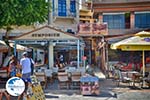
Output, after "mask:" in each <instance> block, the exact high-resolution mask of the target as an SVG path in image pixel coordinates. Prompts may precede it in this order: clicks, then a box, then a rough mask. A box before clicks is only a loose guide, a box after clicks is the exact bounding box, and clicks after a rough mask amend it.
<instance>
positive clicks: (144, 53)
mask: <svg viewBox="0 0 150 100" xmlns="http://www.w3.org/2000/svg"><path fill="white" fill-rule="evenodd" d="M144 76H145V52H144V50H143V78H144ZM143 86H145V81H144V80H143Z"/></svg>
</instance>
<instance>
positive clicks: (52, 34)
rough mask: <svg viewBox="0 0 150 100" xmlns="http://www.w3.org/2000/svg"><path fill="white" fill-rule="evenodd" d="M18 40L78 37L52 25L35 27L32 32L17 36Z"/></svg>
mask: <svg viewBox="0 0 150 100" xmlns="http://www.w3.org/2000/svg"><path fill="white" fill-rule="evenodd" d="M15 39H16V40H44V39H47V40H49V39H53V40H68V39H78V38H77V37H75V36H73V35H72V34H70V33H66V32H63V31H61V30H58V29H55V28H53V27H50V26H44V27H41V28H39V29H35V30H33V31H31V32H28V33H24V34H22V35H20V36H18V37H16V38H15Z"/></svg>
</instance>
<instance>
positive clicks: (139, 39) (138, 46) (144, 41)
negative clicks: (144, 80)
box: [111, 31, 150, 76]
mask: <svg viewBox="0 0 150 100" xmlns="http://www.w3.org/2000/svg"><path fill="white" fill-rule="evenodd" d="M111 49H121V50H123V51H142V52H143V76H145V59H144V57H145V54H144V51H148V50H150V32H145V31H142V32H139V33H137V34H135V36H133V37H130V38H127V39H124V40H121V41H119V42H117V43H114V44H112V45H111Z"/></svg>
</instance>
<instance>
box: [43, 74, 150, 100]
mask: <svg viewBox="0 0 150 100" xmlns="http://www.w3.org/2000/svg"><path fill="white" fill-rule="evenodd" d="M97 75H100V94H99V95H98V96H82V95H81V94H80V91H79V89H76V90H71V89H68V90H67V89H61V90H60V89H58V87H57V81H55V83H53V84H49V86H48V88H46V89H45V95H46V100H149V99H150V89H139V88H135V89H131V88H130V87H128V86H126V85H125V84H122V85H121V86H120V87H117V86H116V84H115V82H114V81H112V79H105V77H104V76H102V74H101V73H97Z"/></svg>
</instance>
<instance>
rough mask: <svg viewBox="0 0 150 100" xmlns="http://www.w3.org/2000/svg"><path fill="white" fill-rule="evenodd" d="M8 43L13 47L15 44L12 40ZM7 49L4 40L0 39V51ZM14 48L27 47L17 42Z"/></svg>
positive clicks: (21, 48)
mask: <svg viewBox="0 0 150 100" xmlns="http://www.w3.org/2000/svg"><path fill="white" fill-rule="evenodd" d="M9 44H10V46H11V47H13V48H14V45H15V44H14V43H13V42H10V43H9ZM7 49H8V46H7V45H6V43H5V42H4V41H2V40H0V51H4V50H5V51H6V50H7ZM16 49H17V50H21V51H24V50H26V49H27V47H25V46H22V45H19V44H17V45H16Z"/></svg>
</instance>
